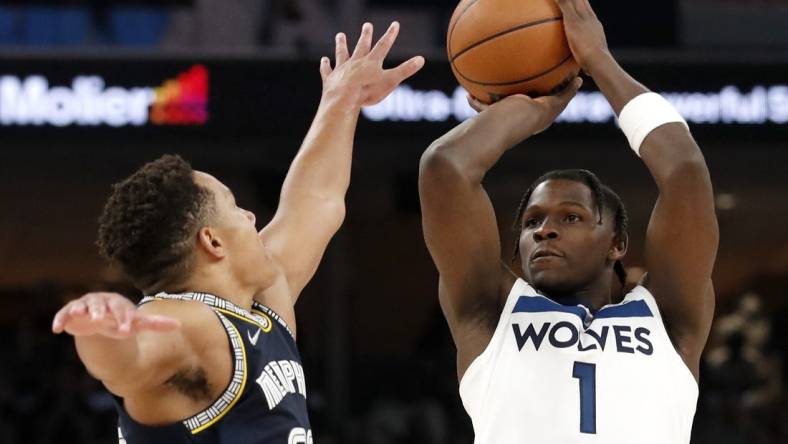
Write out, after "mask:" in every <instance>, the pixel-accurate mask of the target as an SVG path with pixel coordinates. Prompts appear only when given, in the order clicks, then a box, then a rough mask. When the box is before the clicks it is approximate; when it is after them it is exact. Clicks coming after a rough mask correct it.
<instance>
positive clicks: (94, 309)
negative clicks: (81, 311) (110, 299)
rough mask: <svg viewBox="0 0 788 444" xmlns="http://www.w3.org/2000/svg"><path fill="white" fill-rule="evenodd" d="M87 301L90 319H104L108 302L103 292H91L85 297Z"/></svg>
mask: <svg viewBox="0 0 788 444" xmlns="http://www.w3.org/2000/svg"><path fill="white" fill-rule="evenodd" d="M85 303H86V304H87V306H88V311H89V313H90V319H92V320H97V319H102V318H103V317H104V315H105V314H106V313H107V303H106V300H105V299H104V297H103V296H102V295H101V294H91V295H88V297H87V298H85Z"/></svg>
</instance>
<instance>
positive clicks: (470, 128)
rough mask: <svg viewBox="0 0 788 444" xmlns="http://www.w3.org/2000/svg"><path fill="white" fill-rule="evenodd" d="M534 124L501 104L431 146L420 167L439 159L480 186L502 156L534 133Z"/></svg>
mask: <svg viewBox="0 0 788 444" xmlns="http://www.w3.org/2000/svg"><path fill="white" fill-rule="evenodd" d="M536 121H537V119H536V118H535V116H533V115H529V114H527V113H523V112H522V108H518V107H517V106H515V104H514V102H506V101H503V102H501V103H499V104H497V105H496V106H494V107H491V108H489V109H487V110H486V111H484V112H482V113H480V114H479V115H477V116H476V117H474V118H472V119H469V120H466V121H465V122H463V123H462V124H460V125H459V126H457V127H456V128H454V129H453V130H451V131H450V132H448V133H447V134H446V135H444V136H443V137H441V138H440V139H438V140H436V141H435V142H433V144H432V145H431V146H430V148H429V149H428V150H427V151H426V152H425V153H424V157H423V159H422V164H426V163H429V162H430V160H431V159H436V160H438V159H443V160H445V161H447V162H443V163H448V164H451V165H453V168H454V169H456V170H457V171H458V172H460V173H462V174H463V175H464V176H465V177H466V178H467V179H469V180H471V181H472V182H476V183H481V181H482V180H483V179H484V176H485V175H486V174H487V172H488V171H489V170H490V169H491V168H492V167H493V166H494V165H495V164H496V163H497V162H498V160H500V158H501V156H503V155H504V153H506V152H507V151H508V150H510V149H511V148H513V147H514V146H516V145H517V144H518V143H520V142H522V141H523V140H525V139H527V138H529V137H531V136H532V135H533V134H534V133H535V132H536Z"/></svg>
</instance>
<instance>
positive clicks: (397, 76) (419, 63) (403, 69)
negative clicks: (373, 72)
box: [388, 56, 425, 85]
mask: <svg viewBox="0 0 788 444" xmlns="http://www.w3.org/2000/svg"><path fill="white" fill-rule="evenodd" d="M424 63H425V62H424V57H422V56H416V57H413V58H411V59H410V60H408V61H406V62H403V63H401V64H400V65H399V66H397V67H396V68H392V69H390V70H388V75H389V76H390V77H391V79H392V80H393V81H394V82H395V84H396V85H399V84H400V83H402V81H404V80H405V79H407V78H409V77H410V76H412V75H414V74H416V73H417V72H419V70H420V69H421V68H423V67H424Z"/></svg>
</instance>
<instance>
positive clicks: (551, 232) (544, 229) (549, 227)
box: [534, 218, 560, 242]
mask: <svg viewBox="0 0 788 444" xmlns="http://www.w3.org/2000/svg"><path fill="white" fill-rule="evenodd" d="M559 237H560V236H559V232H558V230H557V229H556V228H555V225H553V224H552V223H551V222H550V219H549V218H545V220H544V221H543V222H542V225H540V226H539V228H538V229H536V230H534V240H535V241H537V242H539V241H543V240H545V239H558V238H559Z"/></svg>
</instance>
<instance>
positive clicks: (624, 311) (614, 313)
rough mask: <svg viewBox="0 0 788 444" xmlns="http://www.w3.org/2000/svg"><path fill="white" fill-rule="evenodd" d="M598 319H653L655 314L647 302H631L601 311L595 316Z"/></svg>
mask: <svg viewBox="0 0 788 444" xmlns="http://www.w3.org/2000/svg"><path fill="white" fill-rule="evenodd" d="M594 317H595V318H597V319H604V318H653V317H654V313H652V312H651V309H650V308H648V304H646V301H642V300H639V301H630V302H625V303H623V304H621V305H614V306H612V307H607V308H603V309H601V310H599V311H598V312H597V313H596V314H595V315H594Z"/></svg>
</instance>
